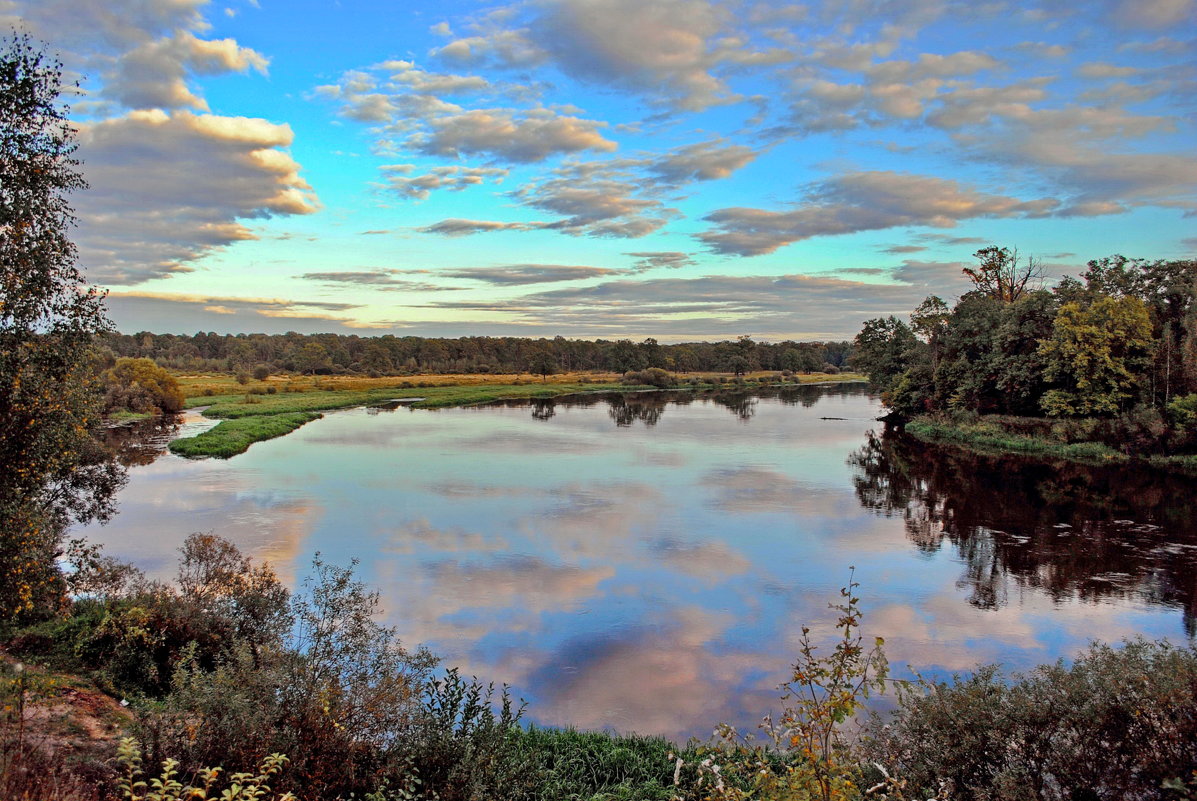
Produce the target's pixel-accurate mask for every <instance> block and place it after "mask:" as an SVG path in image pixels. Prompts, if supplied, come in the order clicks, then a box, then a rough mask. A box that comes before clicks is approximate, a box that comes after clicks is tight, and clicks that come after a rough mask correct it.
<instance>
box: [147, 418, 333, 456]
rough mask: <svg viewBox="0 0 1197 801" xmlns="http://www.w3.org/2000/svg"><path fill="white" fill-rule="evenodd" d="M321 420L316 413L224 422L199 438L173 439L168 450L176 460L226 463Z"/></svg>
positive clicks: (199, 435)
mask: <svg viewBox="0 0 1197 801" xmlns="http://www.w3.org/2000/svg"><path fill="white" fill-rule="evenodd" d="M320 416H321V415H320V414H318V413H317V412H287V413H283V414H270V415H263V416H259V417H242V418H237V419H233V420H224V421H222V422H221V423H220V424H219V425H217V426H216V427H215V428H212V429H209V430H207V431H205V432H204V433H202V434H198V435H196V436H194V437H183V438H182V439H176V440H175V441H173V442H171V443H170V445H169V448H170V452H171V453H175V454H178V455H179V456H187V457H199V456H215V457H216V458H218V459H228V458H230V457H232V456H236V455H237V454H240V453H245V451H246V450H248V449H249V446H250V445H253V444H254V443H255V442H262V441H263V440H267V439H274V438H275V437H281V436H283V435H285V434H290V433H291V432H292V431H294V430H295V429H297V428H299V427H300V426H302V425H304V424H305V423H310V422H311V421H313V420H315V419H317V418H318V417H320Z"/></svg>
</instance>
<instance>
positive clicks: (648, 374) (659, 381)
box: [620, 367, 677, 389]
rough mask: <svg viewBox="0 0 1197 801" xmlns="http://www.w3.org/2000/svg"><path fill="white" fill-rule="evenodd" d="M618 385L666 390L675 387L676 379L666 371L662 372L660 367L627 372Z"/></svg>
mask: <svg viewBox="0 0 1197 801" xmlns="http://www.w3.org/2000/svg"><path fill="white" fill-rule="evenodd" d="M620 383H622V384H627V385H632V386H640V385H647V386H650V387H658V388H660V389H666V388H668V387H672V386H676V385H677V379H676V378H675V377H674V376H673V375H672V374H671V373H670V372H669V371H668V370H662V369H661V368H660V367H649V368H648V369H647V370H629V371H628V372H626V373H624V374H623V378H621V379H620Z"/></svg>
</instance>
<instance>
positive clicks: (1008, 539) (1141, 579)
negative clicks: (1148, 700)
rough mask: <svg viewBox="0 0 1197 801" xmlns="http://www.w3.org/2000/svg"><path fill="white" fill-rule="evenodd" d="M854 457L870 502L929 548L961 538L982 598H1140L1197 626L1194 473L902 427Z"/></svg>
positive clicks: (967, 579) (977, 599)
mask: <svg viewBox="0 0 1197 801" xmlns="http://www.w3.org/2000/svg"><path fill="white" fill-rule="evenodd" d="M848 463H849V464H850V465H851V466H853V467H854V468H855V475H854V477H853V483H854V484H855V489H856V495H857V497H858V498H859V500H860V503H861V504H862V505H863V506H864V507H866V508H868V509H872V510H874V511H876V512H877V513H878V514H882V515H885V516H886V517H892V516H897V515H900V516H901V517H902V518H903V519H904V520H905V523H906V533H907V536H908V537H909V538H910V540H911V542H913V543H914V545H915V547H917V548H918V549H919V550H921V551H924V552H935V551H938V550H939V549H940V548H941V547H942V546H943V543H944V541H945V540H947V541H948V542H950V543H951V544H952V545H953V546H954V547H955V549H956V551H957V553H958V555H959V557H960V558H961V560H962V561H963V562H964V563H965V566H966V567H965V572H964V576H963V577H962V579H961V584H962V586H966V587H968V588H969V589H970V590H971V593H972V595H971V597H970V598H969V601H970V603H972V604H973V605H975V606H978V607H981V608H997V607H1000V606H1002V605H1004V604H1005V603H1006V601H1007V596H1008V593H1009V591H1010V589H1011V585H1013V587H1014V588H1015V589H1016V590H1021V589H1024V588H1033V589H1036V590H1040V591H1043V592H1046V593H1047V594H1048V595H1050V596H1051V597H1052V598H1053V599H1055V600H1064V599H1069V598H1080V599H1083V600H1088V601H1091V602H1099V601H1101V600H1102V599H1104V598H1110V597H1118V598H1136V599H1139V600H1141V601H1144V602H1147V603H1150V604H1160V605H1166V606H1175V607H1179V608H1181V609H1182V610H1183V613H1184V626H1185V631H1186V632H1187V633H1188V634H1189V636H1193V635H1194V634H1195V633H1197V501H1195V499H1194V493H1193V481H1192V479H1186V478H1184V477H1180V476H1174V475H1168V474H1165V473H1161V472H1159V471H1156V470H1150V469H1145V468H1126V467H1119V468H1104V467H1090V466H1085V465H1077V464H1072V463H1067V462H1056V463H1051V464H1044V463H1037V462H1033V461H1030V460H1028V459H1023V458H1019V457H1016V456H1007V457H1001V458H999V457H993V456H982V455H978V454H973V453H970V452H967V451H963V450H960V449H957V448H950V447H939V446H933V445H928V444H925V443H921V442H919V441H918V440H915V439H914V438H912V437H909V436H906V435H903V434H899V433H894V432H891V433H887V434H885V435H884V436H877V435H876V434H872V433H870V435H869V438H868V441H867V442H866V444H865V446H864V447H862V448H861V449H860V450H858V451H855V452H854V453H853V454H852V455H851V456H850V457H849V459H848Z"/></svg>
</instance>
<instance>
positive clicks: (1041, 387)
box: [854, 247, 1197, 434]
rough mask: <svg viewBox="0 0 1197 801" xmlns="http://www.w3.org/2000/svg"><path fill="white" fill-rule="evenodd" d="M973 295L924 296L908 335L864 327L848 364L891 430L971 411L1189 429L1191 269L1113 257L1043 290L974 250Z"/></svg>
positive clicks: (1195, 364) (1014, 266)
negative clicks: (873, 395) (892, 422)
mask: <svg viewBox="0 0 1197 801" xmlns="http://www.w3.org/2000/svg"><path fill="white" fill-rule="evenodd" d="M975 256H976V258H977V259H978V266H977V267H976V268H972V269H967V270H965V273H966V275H967V276H968V277H969V279H970V280H971V281H972V284H973V288H972V289H971V290H970V291H968V292H966V293H965V294H964V295H963V296H962V297H961V298H960V299H959V301H958V302H957V303H956V304H955V305H954V306H951V307H949V306H948V304H947V303H945V302H944V301H943V300H942V299H941V298H939V297H937V296H934V295H933V296H931V297H928V298H927V299H926V300H924V301H923V303H922V304H920V305H919V307H918V308H917V309H915V310H914V311H913V313H912V314H911V316H910V323H909V324H907V323H905V322H903V321H901V320H899V319H897V318H895V317H888V318H884V319H875V320H869V321H868V322H866V323H865V325H864V327H863V329H862V330H861V332H860V334H858V335H857V337H856V340H855V345H856V353H855V356H854V363H855V365H856V366H857V367H858V368H859V369H861V370H862V371H863V372H866V373H867V374H868V375H869V378H870V380H871V381H872V383H873V384H874V385H875V386H876V387H877V388H879V389H880V390H881V392H882V398H883V400H884V401H885V403H886V405H887V406H888V407H889V409H890V410H891V412H892V414H893V415H894V416H895V418H896V419H899V420H904V419H909V418H911V417H914V416H916V415H919V414H926V413H944V412H947V413H950V412H957V411H963V412H974V413H981V414H1002V415H1019V416H1026V417H1046V418H1054V419H1058V420H1067V419H1070V418H1071V419H1123V420H1134V421H1137V422H1138V423H1139V424H1140V426H1141V427H1145V428H1147V429H1158V430H1159V433H1161V434H1162V433H1163V429H1165V428H1167V427H1168V426H1169V425H1171V426H1173V427H1179V428H1191V427H1192V425H1193V422H1194V420H1195V419H1197V394H1195V393H1197V302H1194V301H1195V299H1197V261H1194V260H1191V259H1190V260H1147V259H1136V258H1127V257H1125V256H1110V257H1106V258H1102V259H1096V260H1093V261H1090V262H1089V263H1088V266H1087V268H1086V270H1085V271H1084V272H1083V273H1082V275H1081V277H1080V280H1078V279H1075V278H1065V279H1063V280H1062V281H1060V282H1059V283H1058V284H1057V285H1056V286H1054V287H1052V288H1050V289H1048V288H1046V287H1044V286H1043V282H1042V276H1041V271H1040V269H1039V265H1038V264H1037V263H1036V262H1035V260H1034V259H1021V258H1020V257H1019V256H1018V253H1017V251H1015V250H1010V249H1007V248H997V247H989V248H985V249H982V250H979V251H977V253H976V254H975Z"/></svg>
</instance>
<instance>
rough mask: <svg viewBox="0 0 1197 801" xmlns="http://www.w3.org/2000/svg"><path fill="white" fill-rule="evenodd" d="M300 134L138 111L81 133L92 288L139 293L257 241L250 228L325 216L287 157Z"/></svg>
mask: <svg viewBox="0 0 1197 801" xmlns="http://www.w3.org/2000/svg"><path fill="white" fill-rule="evenodd" d="M291 141H292V133H291V128H290V127H289V126H287V125H276V124H274V123H270V122H267V121H266V120H260V119H251V118H247V117H221V116H215V115H208V114H204V115H196V114H192V113H190V112H187V111H178V112H175V113H174V114H172V115H168V114H166V113H165V112H162V111H134V112H130V113H129V114H127V115H125V116H123V117H117V118H114V119H109V120H104V121H101V122H97V123H92V124H86V125H81V126H80V132H79V155H80V157H81V158H82V159H83V162H84V167H83V172H84V175H85V177H86V178H87V180H88V182H89V183H90V185H91V188H90V190H89V191H87V192H84V193H82V194H80V195H79V196H78V198H77V199H76V211H77V212H78V215H79V221H80V225H79V229H78V234H77V237H76V241H77V244H78V246H79V255H80V263H81V265H82V266H83V267H84V269H85V270H86V272H87V275H88V278H89V280H92V281H97V282H100V283H106V284H133V283H138V282H140V281H145V280H149V279H151V278H157V277H162V276H166V275H169V274H171V273H173V272H178V271H186V270H188V269H190V267H189V264H190V262H193V261H195V260H196V259H199V258H200V257H201V256H203V255H205V254H206V253H209V252H211V251H212V250H214V249H218V248H222V247H224V246H227V245H229V244H231V243H233V242H237V241H240V240H246V239H254V238H255V236H254V234H253V233H252V232H251V231H250V230H249V229H248V228H246V227H245V225H243V224H242V223H241V222H240V220H242V219H253V218H259V219H260V218H267V217H274V216H280V215H291V214H309V213H311V212H313V211H315V210H316V209H317V201H316V198H315V195H314V193H313V192H312V191H311V187H310V186H309V185H308V184H307V182H306V181H304V179H303V178H302V177H300V175H299V169H300V168H299V164H298V163H296V162H295V160H294V159H292V158H291V156H290V155H289V154H288V153H287V152H286V151H284V150H283V149H282V148H285V147H288V146H289V145H290V144H291Z"/></svg>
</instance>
